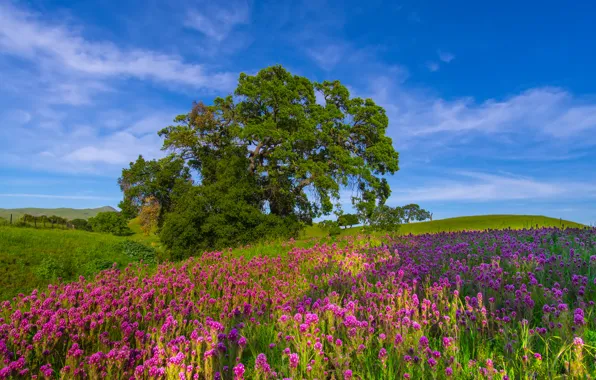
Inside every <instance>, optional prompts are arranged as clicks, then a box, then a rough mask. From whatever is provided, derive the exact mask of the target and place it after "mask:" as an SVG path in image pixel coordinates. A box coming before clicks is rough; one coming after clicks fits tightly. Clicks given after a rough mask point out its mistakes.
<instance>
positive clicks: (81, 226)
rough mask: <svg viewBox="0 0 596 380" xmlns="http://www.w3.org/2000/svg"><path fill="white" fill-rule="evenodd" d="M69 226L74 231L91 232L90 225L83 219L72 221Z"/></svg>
mask: <svg viewBox="0 0 596 380" xmlns="http://www.w3.org/2000/svg"><path fill="white" fill-rule="evenodd" d="M70 224H71V225H72V226H73V227H74V229H75V230H80V231H92V230H93V229H92V228H91V224H89V222H88V221H86V220H85V219H73V220H71V221H70Z"/></svg>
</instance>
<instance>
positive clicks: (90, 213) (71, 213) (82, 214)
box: [0, 206, 116, 221]
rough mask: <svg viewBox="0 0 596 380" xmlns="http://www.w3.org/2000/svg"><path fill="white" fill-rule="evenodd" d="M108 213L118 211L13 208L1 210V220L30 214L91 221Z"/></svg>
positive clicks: (105, 209)
mask: <svg viewBox="0 0 596 380" xmlns="http://www.w3.org/2000/svg"><path fill="white" fill-rule="evenodd" d="M106 211H116V209H115V208H113V207H111V206H104V207H98V208H81V209H78V208H13V209H5V208H0V218H4V219H6V220H9V219H10V214H12V220H13V221H15V220H18V219H19V218H20V217H22V216H23V215H24V214H29V215H33V216H41V215H46V216H50V215H56V216H60V217H62V218H66V219H89V218H91V217H94V216H95V215H97V214H98V213H100V212H106Z"/></svg>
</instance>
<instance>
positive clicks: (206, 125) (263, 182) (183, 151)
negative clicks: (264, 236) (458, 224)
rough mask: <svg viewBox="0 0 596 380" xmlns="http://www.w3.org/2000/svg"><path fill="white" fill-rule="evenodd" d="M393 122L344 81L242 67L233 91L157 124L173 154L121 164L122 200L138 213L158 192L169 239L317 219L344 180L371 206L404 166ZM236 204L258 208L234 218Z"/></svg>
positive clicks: (365, 208) (366, 209) (358, 202)
mask: <svg viewBox="0 0 596 380" xmlns="http://www.w3.org/2000/svg"><path fill="white" fill-rule="evenodd" d="M317 99H319V101H317ZM388 123H389V121H388V118H387V115H386V114H385V110H384V109H383V108H382V107H380V106H378V105H377V104H376V103H375V102H374V101H373V100H371V99H362V98H358V97H355V98H353V97H351V96H350V93H349V91H348V89H347V88H346V87H345V86H343V85H342V84H341V83H340V82H339V81H324V82H321V83H317V82H313V81H310V80H309V79H307V78H305V77H301V76H296V75H292V74H291V73H289V72H288V71H287V70H285V69H284V68H283V67H282V66H273V67H268V68H265V69H263V70H261V71H260V72H259V73H257V74H256V75H247V74H241V75H240V77H239V80H238V86H237V88H236V90H235V91H234V94H233V95H229V96H227V97H223V98H216V99H215V100H214V101H213V103H212V104H210V105H207V104H205V103H203V102H197V103H194V105H193V107H192V109H191V111H190V112H189V113H187V114H183V115H179V116H177V117H176V118H175V120H174V125H171V126H168V127H165V128H163V129H162V130H160V131H159V135H160V136H161V137H163V139H164V144H163V149H164V150H166V151H168V152H169V153H170V154H171V155H170V156H168V157H167V158H165V159H162V160H154V161H146V160H144V159H143V158H142V157H139V160H137V162H136V163H131V165H130V168H128V169H125V170H123V173H122V177H121V178H120V181H119V182H120V186H121V188H122V190H123V192H124V201H123V202H122V203H121V205H120V207H121V209H122V210H123V213H124V214H126V215H127V216H128V217H133V216H136V215H138V213H139V211H140V209H141V207H142V206H143V202H144V201H145V199H147V198H148V197H149V196H151V197H153V198H151V199H156V200H157V201H158V202H159V204H160V205H161V207H162V208H161V210H162V217H161V218H160V220H161V221H163V226H162V227H163V228H161V230H162V234H163V235H164V236H165V235H167V236H168V237H167V238H166V239H165V240H166V241H170V242H171V244H174V240H172V239H173V238H174V237H175V236H177V234H180V236H189V235H193V236H194V237H193V239H195V240H196V239H197V237H198V236H202V237H201V239H202V241H206V240H205V239H207V241H208V240H209V238H208V237H207V235H209V234H218V233H220V232H221V231H223V230H226V231H227V234H228V235H230V234H231V235H235V234H236V235H238V236H240V235H242V231H244V227H246V226H249V225H252V223H256V224H255V225H258V224H259V223H265V224H267V223H277V225H283V226H285V227H283V228H282V229H286V227H287V226H288V223H290V222H291V223H293V224H295V225H296V226H299V225H300V224H301V223H307V224H310V223H312V220H313V219H314V218H316V217H320V216H322V215H328V214H330V213H331V212H332V211H333V210H334V208H336V205H337V203H338V201H339V196H340V191H341V190H342V189H346V188H347V189H351V190H352V193H353V196H352V202H353V204H354V206H355V208H356V209H357V210H358V211H359V213H364V214H368V215H370V214H371V213H372V212H373V210H374V209H375V207H376V206H378V205H382V204H383V203H384V202H385V200H386V199H387V197H388V196H389V195H390V188H389V185H388V183H387V180H386V179H385V176H386V175H389V174H393V173H395V172H396V171H397V170H398V169H399V167H398V153H397V152H396V151H395V149H394V148H393V144H392V140H391V138H389V137H388V136H387V135H386V131H387V127H388ZM191 173H193V177H196V181H195V183H194V184H190V185H189V179H190V174H191ZM183 184H186V185H184V186H183ZM193 188H194V189H193ZM197 188H198V189H197ZM199 198H200V199H199ZM234 203H235V204H234ZM184 205H188V209H192V210H194V211H188V210H185V209H184ZM240 210H243V211H240ZM238 212H244V213H247V214H246V215H249V214H250V215H254V216H255V217H254V218H252V217H248V216H247V218H246V219H238V220H237V221H234V220H235V218H236V217H237V214H236V213H238ZM170 214H177V215H170ZM182 215H186V216H185V218H186V219H184V220H183V219H182ZM257 215H259V216H258V217H256V216H257ZM263 215H267V216H270V217H267V218H265V217H263ZM243 220H246V221H247V222H246V225H245V224H244V223H245V222H243ZM248 220H250V222H248ZM185 223H186V225H185ZM225 223H228V224H231V225H236V227H229V225H226V226H224V224H225ZM161 224H162V223H160V227H161ZM168 224H170V226H168ZM216 224H217V225H219V227H218V228H215V227H212V226H215V225H216ZM174 225H176V226H177V227H176V228H174V227H173V226H174ZM210 230H211V231H212V232H209V233H208V232H206V231H210ZM287 230H292V231H293V230H295V227H292V228H287ZM191 231H192V232H191ZM210 236H211V235H210ZM211 237H212V236H211ZM246 239H248V237H247V238H241V239H239V240H240V241H244V240H246ZM218 240H221V239H218ZM232 240H233V239H232ZM195 243H196V241H195ZM213 244H215V243H213ZM166 245H168V243H166ZM195 245H196V244H195Z"/></svg>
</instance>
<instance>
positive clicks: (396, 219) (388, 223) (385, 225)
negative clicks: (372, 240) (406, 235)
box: [370, 205, 404, 233]
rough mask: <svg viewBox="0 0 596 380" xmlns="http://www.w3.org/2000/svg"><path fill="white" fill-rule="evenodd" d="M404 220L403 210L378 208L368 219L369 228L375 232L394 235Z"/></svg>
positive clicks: (387, 207) (385, 206)
mask: <svg viewBox="0 0 596 380" xmlns="http://www.w3.org/2000/svg"><path fill="white" fill-rule="evenodd" d="M403 219H404V210H403V209H402V208H401V207H390V206H387V205H382V206H379V207H377V208H376V209H375V211H374V212H373V214H372V217H371V219H370V226H371V227H372V228H373V229H374V230H377V231H384V232H392V233H395V232H397V231H398V230H399V227H400V225H401V223H402V221H403Z"/></svg>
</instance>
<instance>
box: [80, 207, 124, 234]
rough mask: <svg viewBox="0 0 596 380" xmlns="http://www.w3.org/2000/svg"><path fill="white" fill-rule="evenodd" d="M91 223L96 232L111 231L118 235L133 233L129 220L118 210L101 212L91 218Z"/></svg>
mask: <svg viewBox="0 0 596 380" xmlns="http://www.w3.org/2000/svg"><path fill="white" fill-rule="evenodd" d="M89 224H90V225H91V228H92V229H93V231H95V232H103V233H110V234H113V235H116V236H128V235H132V234H133V232H132V230H131V229H130V228H129V227H128V222H127V220H126V218H124V216H122V215H121V214H120V213H117V212H100V213H99V214H97V215H96V216H94V217H93V218H90V219H89Z"/></svg>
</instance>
